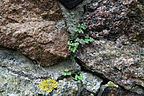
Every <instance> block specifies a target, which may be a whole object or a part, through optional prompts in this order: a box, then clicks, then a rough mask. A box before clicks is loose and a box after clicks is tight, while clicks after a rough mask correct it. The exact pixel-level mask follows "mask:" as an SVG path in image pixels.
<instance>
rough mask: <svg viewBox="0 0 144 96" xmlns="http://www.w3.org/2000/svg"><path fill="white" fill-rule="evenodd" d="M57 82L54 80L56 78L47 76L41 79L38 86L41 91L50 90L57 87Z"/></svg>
mask: <svg viewBox="0 0 144 96" xmlns="http://www.w3.org/2000/svg"><path fill="white" fill-rule="evenodd" d="M57 84H58V82H56V80H53V79H51V78H48V79H46V80H41V81H40V83H39V85H38V86H39V88H40V89H41V90H42V91H48V92H52V91H53V89H54V88H57Z"/></svg>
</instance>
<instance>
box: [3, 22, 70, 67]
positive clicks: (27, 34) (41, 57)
mask: <svg viewBox="0 0 144 96" xmlns="http://www.w3.org/2000/svg"><path fill="white" fill-rule="evenodd" d="M63 27H64V22H59V23H56V22H54V21H45V22H27V23H22V24H20V23H11V24H8V25H6V26H0V41H1V42H0V46H3V47H8V48H12V49H16V50H19V51H20V52H22V53H23V54H24V55H26V56H28V57H29V58H31V59H32V60H35V61H37V63H40V64H41V65H43V66H44V65H47V66H49V65H53V64H54V63H56V62H57V61H58V60H60V59H62V58H66V57H67V56H68V55H69V51H68V48H67V47H68V45H67V41H68V36H67V32H66V31H65V30H64V29H63Z"/></svg>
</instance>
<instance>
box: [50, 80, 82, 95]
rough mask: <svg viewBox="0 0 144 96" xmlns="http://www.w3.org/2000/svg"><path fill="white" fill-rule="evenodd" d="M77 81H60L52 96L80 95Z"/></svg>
mask: <svg viewBox="0 0 144 96" xmlns="http://www.w3.org/2000/svg"><path fill="white" fill-rule="evenodd" d="M78 91H79V88H78V84H77V81H74V80H72V79H63V80H59V82H58V87H57V90H55V91H53V95H52V96H77V95H78Z"/></svg>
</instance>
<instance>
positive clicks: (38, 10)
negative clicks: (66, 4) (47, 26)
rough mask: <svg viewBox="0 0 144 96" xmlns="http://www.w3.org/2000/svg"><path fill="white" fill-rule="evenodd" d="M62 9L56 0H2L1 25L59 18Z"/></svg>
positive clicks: (0, 5) (0, 3)
mask: <svg viewBox="0 0 144 96" xmlns="http://www.w3.org/2000/svg"><path fill="white" fill-rule="evenodd" d="M61 17H62V14H61V9H60V7H59V5H58V3H57V1H56V0H1V1H0V25H2V24H7V23H18V22H26V21H41V20H59V19H61Z"/></svg>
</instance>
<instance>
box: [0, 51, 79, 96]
mask: <svg viewBox="0 0 144 96" xmlns="http://www.w3.org/2000/svg"><path fill="white" fill-rule="evenodd" d="M66 68H67V69H69V70H70V72H72V73H74V72H76V71H78V70H80V66H79V65H78V64H77V63H76V62H74V61H71V60H64V61H62V62H61V63H59V64H56V65H53V66H51V67H41V66H39V65H35V64H33V63H32V61H31V60H29V59H28V58H26V57H25V56H24V55H22V54H21V53H19V52H17V51H12V50H8V49H5V48H0V92H1V94H2V96H26V95H28V96H38V95H40V94H43V92H41V90H40V88H39V87H38V83H39V82H40V80H41V79H47V78H52V79H55V80H58V79H59V78H61V77H62V72H63V71H64V70H65V69H66ZM71 83H73V82H71ZM61 84H62V82H61ZM74 84H75V83H74ZM60 86H62V85H60ZM70 86H71V85H70ZM62 88H63V87H62ZM61 94H62V93H61Z"/></svg>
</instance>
